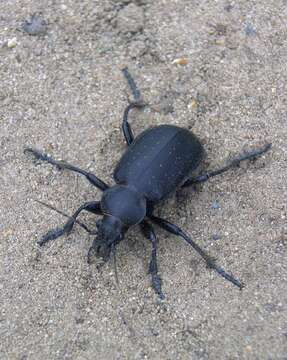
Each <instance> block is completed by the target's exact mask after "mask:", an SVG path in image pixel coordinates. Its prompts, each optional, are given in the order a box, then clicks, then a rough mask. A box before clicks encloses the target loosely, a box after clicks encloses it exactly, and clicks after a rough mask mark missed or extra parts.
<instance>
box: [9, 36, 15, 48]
mask: <svg viewBox="0 0 287 360" xmlns="http://www.w3.org/2000/svg"><path fill="white" fill-rule="evenodd" d="M16 45H17V38H15V37H13V38H12V39H10V40H8V41H7V47H8V48H9V49H12V48H14V47H15V46H16Z"/></svg>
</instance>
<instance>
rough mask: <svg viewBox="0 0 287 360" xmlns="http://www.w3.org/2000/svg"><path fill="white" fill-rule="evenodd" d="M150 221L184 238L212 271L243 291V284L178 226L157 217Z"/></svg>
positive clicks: (151, 217) (152, 217)
mask: <svg viewBox="0 0 287 360" xmlns="http://www.w3.org/2000/svg"><path fill="white" fill-rule="evenodd" d="M150 219H151V220H152V221H153V222H154V223H155V224H157V225H159V226H160V227H161V228H163V229H164V230H166V231H168V232H170V233H172V234H174V235H177V236H180V237H182V238H183V239H184V240H185V241H186V242H188V243H189V244H190V245H191V246H192V247H193V248H194V250H196V251H197V252H198V253H199V255H200V256H201V257H202V258H203V259H204V260H205V261H206V264H207V266H208V267H210V268H211V269H214V270H215V271H216V272H217V273H218V274H219V275H221V276H222V277H224V278H225V279H226V280H228V281H230V282H231V283H232V284H234V285H236V286H238V287H239V289H240V290H241V289H242V288H243V284H242V283H241V282H240V281H239V280H237V279H235V278H234V277H233V276H232V275H230V274H228V273H226V272H225V270H224V269H223V268H222V267H221V266H218V265H217V264H216V263H215V260H214V259H213V258H212V257H210V256H209V255H208V254H206V252H205V251H204V250H202V249H201V247H200V246H199V245H197V244H196V243H195V242H194V241H193V240H192V239H191V238H190V237H189V236H188V235H187V234H186V233H185V232H184V231H182V230H181V229H180V228H179V227H178V226H177V225H175V224H172V223H170V222H169V221H167V220H164V219H161V218H159V217H156V216H153V215H152V216H150Z"/></svg>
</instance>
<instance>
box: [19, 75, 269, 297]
mask: <svg viewBox="0 0 287 360" xmlns="http://www.w3.org/2000/svg"><path fill="white" fill-rule="evenodd" d="M122 71H123V74H124V76H125V78H126V79H127V82H128V84H129V87H130V89H131V91H132V93H133V97H134V100H133V102H131V103H130V104H129V105H128V106H127V107H126V109H125V111H124V116H123V122H122V130H123V134H124V137H125V140H126V143H127V145H128V148H127V151H126V152H125V153H124V154H123V156H122V158H121V159H120V161H119V163H118V164H117V166H116V169H115V171H114V180H115V182H116V185H113V186H109V185H107V184H106V183H105V182H103V181H102V180H100V179H99V178H98V177H97V176H95V175H94V174H91V173H90V172H88V171H85V170H82V169H79V168H78V167H76V166H74V165H71V164H68V163H66V162H63V161H56V160H54V159H53V158H52V157H50V156H48V155H46V154H44V153H42V152H40V151H38V150H35V149H32V148H26V149H25V152H29V153H31V154H33V155H34V156H35V157H36V159H39V160H43V161H46V162H48V163H50V164H52V165H55V166H57V167H58V168H60V169H68V170H71V171H74V172H77V173H79V174H82V175H84V176H85V177H86V179H87V180H88V181H89V182H90V183H91V184H92V185H94V186H96V187H97V188H98V189H100V190H102V191H103V196H102V199H101V201H91V202H87V203H85V204H83V205H82V206H81V207H79V209H78V210H77V211H76V212H75V213H74V214H73V215H72V216H71V217H70V218H69V220H68V222H67V223H66V224H65V225H64V226H63V227H62V228H57V229H54V230H50V231H49V232H48V233H47V234H46V235H44V236H43V237H42V239H41V240H40V241H39V245H41V246H42V245H44V244H45V243H47V242H48V241H50V240H55V239H56V238H58V237H59V236H61V235H63V234H69V233H70V231H71V230H72V228H73V225H74V224H75V222H77V223H79V224H80V225H81V226H82V227H84V228H85V229H86V230H87V231H89V230H88V229H87V227H86V226H85V225H84V224H82V223H80V222H79V221H78V220H77V219H76V218H77V216H78V215H79V214H80V212H81V211H83V210H86V211H89V212H91V213H94V214H96V215H102V216H103V217H102V219H101V220H98V221H97V222H96V225H97V236H96V238H95V239H94V241H93V243H92V246H91V248H90V250H89V252H88V261H89V262H90V261H91V259H92V258H93V256H94V255H96V256H97V257H100V258H102V259H103V261H104V262H106V261H107V260H108V259H109V258H110V255H111V253H112V254H115V245H116V244H118V243H119V242H120V241H121V240H123V238H124V236H125V234H126V232H127V230H128V229H129V228H130V227H131V226H134V225H139V226H140V228H141V230H142V232H143V234H144V236H145V237H146V238H147V239H149V240H150V241H151V244H152V252H151V260H150V264H149V272H150V274H151V276H152V286H153V288H154V290H155V291H156V293H157V294H158V295H159V297H160V298H164V295H163V293H162V290H161V279H160V277H159V275H158V268H157V238H156V235H155V232H154V229H153V226H152V225H151V222H152V223H154V224H156V225H158V226H160V227H161V228H163V229H164V230H166V231H168V232H170V233H172V234H174V235H177V236H180V237H181V238H183V239H184V240H185V241H187V242H188V243H189V244H190V245H191V246H192V247H193V248H194V249H195V250H196V251H197V252H198V253H199V255H200V256H201V257H202V258H203V259H204V260H205V261H206V263H207V265H208V267H210V268H212V269H214V270H215V271H217V273H218V274H220V275H221V276H223V277H224V278H225V279H227V280H229V281H230V282H231V283H233V284H234V285H236V286H238V287H239V288H240V289H241V288H242V287H243V284H242V283H241V282H240V281H238V280H237V279H235V278H234V277H233V276H232V275H230V274H228V273H226V272H225V271H224V269H223V268H222V267H220V266H218V265H217V264H216V263H215V260H214V259H213V258H212V257H210V256H209V255H207V254H206V253H205V251H204V250H202V249H201V248H200V247H199V246H198V245H197V244H196V243H195V242H194V241H193V240H192V239H191V237H190V236H188V235H187V234H186V233H185V232H184V231H183V230H181V229H180V228H179V227H178V226H177V225H174V224H172V223H170V222H169V221H167V220H164V219H162V218H160V217H157V216H155V215H153V212H154V205H157V204H158V203H160V202H161V201H162V200H164V199H166V198H167V197H168V195H170V194H171V193H173V192H174V191H175V190H176V189H177V188H179V187H187V186H190V185H193V184H197V183H203V182H205V181H207V180H208V179H209V178H211V177H213V176H216V175H219V174H222V173H224V172H225V171H227V170H229V169H231V168H233V167H236V166H237V165H238V164H239V163H240V162H241V161H244V160H250V159H255V158H256V157H258V156H260V155H262V154H264V153H265V152H266V151H268V150H269V149H270V148H271V144H266V145H265V146H263V147H262V148H260V149H256V150H253V151H251V152H248V153H244V154H243V155H240V156H238V157H236V158H234V159H233V160H232V161H229V162H228V164H227V165H225V166H223V167H222V168H219V169H217V170H215V171H209V172H207V173H205V174H203V175H200V176H197V177H193V176H192V172H193V171H194V170H195V169H196V168H197V167H198V165H199V163H200V162H201V160H202V157H203V154H204V150H203V147H202V145H201V143H200V141H199V140H198V138H197V137H196V136H195V135H194V134H193V133H191V132H190V131H188V130H187V129H183V128H180V127H177V126H173V125H160V126H156V127H153V128H149V129H147V130H145V131H144V132H142V133H141V134H140V135H139V136H137V137H136V138H134V136H133V133H132V130H131V127H130V124H129V122H128V115H129V112H130V111H131V110H132V109H133V108H142V107H143V106H145V105H146V104H144V102H143V101H142V99H141V94H140V91H139V90H138V88H137V86H136V84H135V82H134V80H133V78H132V76H131V75H130V73H129V71H128V69H127V68H124V69H123V70H122ZM89 232H91V231H89ZM91 233H94V232H91Z"/></svg>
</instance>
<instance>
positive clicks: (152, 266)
mask: <svg viewBox="0 0 287 360" xmlns="http://www.w3.org/2000/svg"><path fill="white" fill-rule="evenodd" d="M140 227H141V230H142V232H143V234H144V236H145V237H146V238H147V239H148V240H150V241H151V243H152V252H151V260H150V263H149V273H150V274H151V276H152V287H153V288H154V290H155V292H156V293H157V294H158V296H159V297H160V299H164V294H163V293H162V290H161V278H160V277H159V275H158V268H157V238H156V235H155V232H154V229H153V227H152V225H151V224H149V223H148V222H147V221H145V220H144V221H142V222H141V223H140Z"/></svg>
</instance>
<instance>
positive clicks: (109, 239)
mask: <svg viewBox="0 0 287 360" xmlns="http://www.w3.org/2000/svg"><path fill="white" fill-rule="evenodd" d="M97 228H98V234H97V237H96V238H95V240H94V241H93V244H92V247H91V248H90V250H89V253H88V261H89V262H90V261H91V258H92V256H93V255H95V256H96V257H97V258H101V259H102V260H103V261H104V262H106V261H108V260H109V258H110V254H111V251H112V249H113V247H114V246H115V245H116V244H118V243H119V242H120V241H121V240H122V239H123V237H124V225H123V223H122V222H121V221H120V220H119V219H117V218H116V217H114V216H110V215H105V216H104V217H103V218H102V219H101V220H98V221H97Z"/></svg>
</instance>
